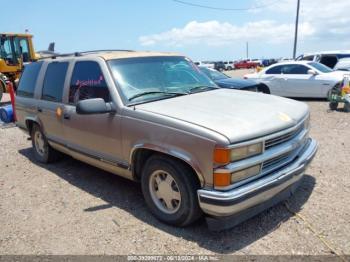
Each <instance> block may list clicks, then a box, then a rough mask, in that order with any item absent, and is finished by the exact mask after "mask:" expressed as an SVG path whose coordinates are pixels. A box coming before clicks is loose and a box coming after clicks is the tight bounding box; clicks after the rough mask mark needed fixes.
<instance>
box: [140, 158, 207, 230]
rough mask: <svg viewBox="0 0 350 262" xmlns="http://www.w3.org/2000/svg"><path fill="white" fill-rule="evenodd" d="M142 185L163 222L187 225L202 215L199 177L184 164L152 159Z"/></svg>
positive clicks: (156, 215) (144, 173)
mask: <svg viewBox="0 0 350 262" xmlns="http://www.w3.org/2000/svg"><path fill="white" fill-rule="evenodd" d="M141 186H142V192H143V195H144V198H145V201H146V203H147V205H148V207H149V208H150V210H151V212H152V213H153V214H154V216H155V217H156V218H158V219H159V220H160V221H163V222H165V223H167V224H170V225H175V226H187V225H189V224H191V223H193V222H194V221H195V220H197V219H198V218H199V217H200V216H201V214H202V213H201V209H200V207H199V205H198V200H197V189H198V188H199V184H198V182H197V180H196V177H195V174H194V173H193V172H192V170H190V169H189V168H188V167H187V166H186V165H184V164H183V163H182V162H180V161H177V160H174V159H172V158H168V157H164V156H161V155H154V156H152V157H151V158H149V160H148V161H147V162H146V166H145V168H144V170H143V174H142V178H141Z"/></svg>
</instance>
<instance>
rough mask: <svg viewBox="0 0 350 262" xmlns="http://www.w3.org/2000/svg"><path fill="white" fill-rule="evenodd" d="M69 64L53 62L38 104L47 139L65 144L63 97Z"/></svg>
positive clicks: (46, 74) (39, 116) (49, 67)
mask: <svg viewBox="0 0 350 262" xmlns="http://www.w3.org/2000/svg"><path fill="white" fill-rule="evenodd" d="M68 66H69V62H67V61H65V62H56V61H55V62H51V63H49V64H48V65H47V69H46V72H45V76H44V80H43V84H42V90H41V99H40V100H38V103H37V112H38V113H37V115H38V118H39V120H40V122H41V126H42V128H43V131H44V133H45V135H46V137H47V138H48V139H49V140H51V141H54V142H57V143H62V142H63V128H62V114H61V112H62V107H63V103H62V97H63V90H64V86H65V82H66V75H67V70H68Z"/></svg>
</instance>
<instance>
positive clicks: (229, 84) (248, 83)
mask: <svg viewBox="0 0 350 262" xmlns="http://www.w3.org/2000/svg"><path fill="white" fill-rule="evenodd" d="M199 68H200V70H201V71H202V72H203V73H204V74H206V75H207V76H208V77H209V78H210V79H211V80H213V81H214V82H215V84H217V85H218V86H220V87H222V88H230V89H238V90H243V91H252V92H258V90H259V84H257V83H256V82H255V81H252V80H245V79H239V78H231V77H229V76H227V75H225V74H223V73H221V72H218V71H217V70H215V69H211V68H206V67H199Z"/></svg>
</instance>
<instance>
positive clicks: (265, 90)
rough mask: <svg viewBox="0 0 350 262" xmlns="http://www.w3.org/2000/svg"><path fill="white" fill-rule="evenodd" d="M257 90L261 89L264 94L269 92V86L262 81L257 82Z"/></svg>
mask: <svg viewBox="0 0 350 262" xmlns="http://www.w3.org/2000/svg"><path fill="white" fill-rule="evenodd" d="M258 90H261V91H262V92H263V93H265V94H271V90H270V87H269V86H268V85H267V84H266V83H263V82H260V83H258Z"/></svg>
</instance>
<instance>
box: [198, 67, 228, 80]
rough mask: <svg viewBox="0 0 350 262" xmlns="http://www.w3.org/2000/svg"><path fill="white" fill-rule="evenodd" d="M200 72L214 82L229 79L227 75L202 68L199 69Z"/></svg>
mask: <svg viewBox="0 0 350 262" xmlns="http://www.w3.org/2000/svg"><path fill="white" fill-rule="evenodd" d="M200 70H201V71H202V72H203V73H204V74H206V75H207V76H208V77H209V78H210V79H212V80H214V81H217V80H221V79H226V78H229V77H228V76H227V75H225V74H223V73H220V72H219V71H216V70H211V69H208V68H204V67H201V68H200Z"/></svg>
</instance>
